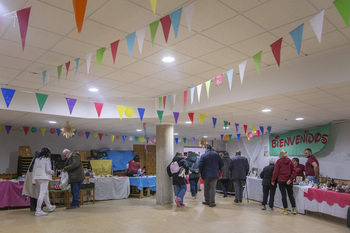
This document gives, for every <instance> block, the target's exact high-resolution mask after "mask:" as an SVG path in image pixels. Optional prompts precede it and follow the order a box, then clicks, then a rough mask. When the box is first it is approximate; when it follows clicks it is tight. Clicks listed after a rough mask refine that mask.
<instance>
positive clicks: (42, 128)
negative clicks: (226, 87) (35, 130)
mask: <svg viewBox="0 0 350 233" xmlns="http://www.w3.org/2000/svg"><path fill="white" fill-rule="evenodd" d="M40 131H41V134H42V135H43V136H45V132H46V128H45V127H41V128H40Z"/></svg>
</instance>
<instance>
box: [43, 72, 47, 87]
mask: <svg viewBox="0 0 350 233" xmlns="http://www.w3.org/2000/svg"><path fill="white" fill-rule="evenodd" d="M46 72H47V71H46V70H44V71H43V73H42V74H43V85H45V78H46Z"/></svg>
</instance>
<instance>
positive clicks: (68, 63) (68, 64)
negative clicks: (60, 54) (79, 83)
mask: <svg viewBox="0 0 350 233" xmlns="http://www.w3.org/2000/svg"><path fill="white" fill-rule="evenodd" d="M65 65H66V77H67V76H68V72H69V66H70V61H68V62H66V63H65Z"/></svg>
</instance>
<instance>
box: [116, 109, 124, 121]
mask: <svg viewBox="0 0 350 233" xmlns="http://www.w3.org/2000/svg"><path fill="white" fill-rule="evenodd" d="M117 109H118V113H119V117H120V120H122V119H123V114H124V110H125V106H122V105H117Z"/></svg>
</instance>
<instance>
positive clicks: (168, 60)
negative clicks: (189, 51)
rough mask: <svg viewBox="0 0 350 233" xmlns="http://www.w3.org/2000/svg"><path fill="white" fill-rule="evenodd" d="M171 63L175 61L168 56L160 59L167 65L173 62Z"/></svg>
mask: <svg viewBox="0 0 350 233" xmlns="http://www.w3.org/2000/svg"><path fill="white" fill-rule="evenodd" d="M173 61H175V58H173V57H170V56H168V57H163V58H162V62H166V63H169V62H173Z"/></svg>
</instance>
